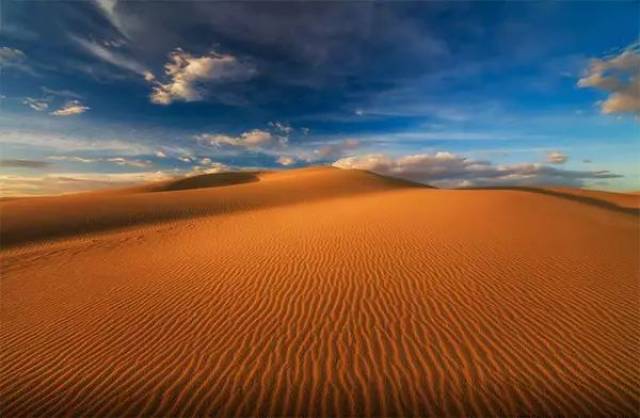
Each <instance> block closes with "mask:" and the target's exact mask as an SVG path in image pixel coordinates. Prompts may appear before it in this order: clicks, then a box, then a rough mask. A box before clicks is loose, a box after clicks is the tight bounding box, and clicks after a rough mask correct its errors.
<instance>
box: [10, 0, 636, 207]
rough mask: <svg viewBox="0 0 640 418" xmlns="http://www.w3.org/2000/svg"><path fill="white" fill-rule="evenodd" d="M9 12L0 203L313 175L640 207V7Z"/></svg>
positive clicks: (69, 7) (67, 7)
mask: <svg viewBox="0 0 640 418" xmlns="http://www.w3.org/2000/svg"><path fill="white" fill-rule="evenodd" d="M3 6H4V8H3V14H2V20H3V21H2V32H1V33H0V67H1V75H2V79H3V83H2V86H1V90H0V94H1V96H0V97H1V99H0V103H1V106H2V112H1V114H0V147H1V150H2V155H1V159H0V187H1V189H2V190H1V194H2V195H4V196H14V195H39V194H53V193H65V192H73V191H80V190H91V189H95V188H101V187H105V186H110V185H128V184H134V183H137V182H144V181H154V180H160V179H166V178H169V177H171V176H176V175H187V174H198V173H211V172H220V171H226V170H246V169H252V168H253V169H276V168H277V169H282V168H292V167H303V166H307V165H334V166H337V167H342V168H364V169H371V170H373V171H376V172H380V173H382V174H388V175H396V176H401V177H405V178H409V179H411V180H416V181H421V182H425V183H430V184H434V185H436V186H442V187H461V186H491V185H500V186H502V185H514V186H519V185H527V186H529V185H560V186H572V187H590V188H599V189H609V190H640V162H639V161H638V160H639V155H640V135H639V133H640V132H639V127H640V125H639V124H638V117H639V115H640V47H639V43H638V21H637V16H638V12H639V11H640V10H639V8H640V4H639V3H637V2H613V3H612V2H588V3H577V2H566V3H564V2H505V3H497V2H468V3H467V2H415V3H411V2H402V3H375V2H371V3H362V2H355V3H336V2H329V3H322V2H313V3H304V2H303V3H301V2H295V3H282V2H278V3H266V4H265V3H260V2H256V3H252V2H241V3H226V2H224V3H218V2H180V3H177V2H154V3H147V2H121V1H118V0H97V1H95V2H86V3H85V2H64V1H62V2H8V3H6V4H4V5H3ZM585 22H588V26H589V28H588V30H587V28H585V25H586V23H585Z"/></svg>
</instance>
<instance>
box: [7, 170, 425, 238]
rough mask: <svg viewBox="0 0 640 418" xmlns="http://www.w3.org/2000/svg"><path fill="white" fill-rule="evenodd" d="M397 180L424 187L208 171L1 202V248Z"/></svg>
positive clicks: (368, 176)
mask: <svg viewBox="0 0 640 418" xmlns="http://www.w3.org/2000/svg"><path fill="white" fill-rule="evenodd" d="M398 187H428V186H422V185H418V184H416V183H411V182H408V181H404V180H398V179H392V178H385V177H381V176H378V175H377V174H373V173H369V172H365V171H359V170H348V171H347V170H340V169H337V168H333V167H318V168H316V167H313V168H305V169H298V170H295V172H294V173H293V174H292V173H290V172H287V171H283V172H239V173H217V174H208V175H201V176H195V177H189V178H185V179H178V180H172V181H167V182H160V183H156V184H151V185H146V186H139V187H133V188H125V189H121V190H117V189H116V190H109V191H100V192H88V193H78V194H72V195H64V196H49V197H34V198H25V199H16V200H9V201H4V202H0V237H1V244H2V246H3V247H5V248H8V247H12V246H15V245H20V244H24V243H29V242H34V241H40V240H50V239H55V238H59V237H65V236H70V235H78V234H86V233H90V232H96V231H103V230H109V229H114V228H122V227H130V226H133V225H138V224H148V223H157V222H163V221H169V220H172V219H182V218H192V217H195V216H206V215H214V214H224V213H230V212H235V211H242V210H252V209H260V208H264V207H270V206H280V205H287V204H293V203H299V202H303V201H312V200H319V199H327V198H333V197H338V196H344V195H353V194H360V193H375V192H380V191H385V190H390V189H394V188H398Z"/></svg>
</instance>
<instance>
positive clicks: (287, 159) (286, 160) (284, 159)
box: [276, 155, 296, 166]
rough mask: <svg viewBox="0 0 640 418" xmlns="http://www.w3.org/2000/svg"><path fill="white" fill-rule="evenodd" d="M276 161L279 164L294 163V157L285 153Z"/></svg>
mask: <svg viewBox="0 0 640 418" xmlns="http://www.w3.org/2000/svg"><path fill="white" fill-rule="evenodd" d="M276 162H277V163H278V164H280V165H284V166H289V165H292V164H295V162H296V159H295V158H293V157H290V156H287V155H281V156H280V157H278V159H277V160H276Z"/></svg>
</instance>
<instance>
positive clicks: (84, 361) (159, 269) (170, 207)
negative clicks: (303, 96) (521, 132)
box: [0, 169, 640, 416]
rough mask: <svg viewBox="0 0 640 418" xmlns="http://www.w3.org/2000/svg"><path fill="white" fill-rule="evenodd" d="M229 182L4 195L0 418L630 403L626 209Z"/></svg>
mask: <svg viewBox="0 0 640 418" xmlns="http://www.w3.org/2000/svg"><path fill="white" fill-rule="evenodd" d="M247 178H249V177H247ZM209 180H210V181H211V183H209ZM227 180H229V179H227ZM236 180H238V179H237V178H234V179H232V181H231V182H232V183H235V184H227V185H221V184H220V183H221V178H220V177H218V178H216V177H215V176H213V177H209V178H208V180H207V178H204V179H196V180H191V181H190V182H191V186H193V187H196V188H189V189H186V188H185V187H182V186H184V183H183V184H182V186H181V187H177V188H178V189H180V190H175V188H174V189H171V184H164V185H161V186H150V187H149V188H138V189H136V190H128V191H126V192H124V191H121V192H118V193H116V192H101V193H87V194H81V195H80V194H79V195H75V196H64V197H50V198H34V199H18V200H14V201H6V202H2V206H1V208H2V224H1V226H0V228H1V232H2V238H3V242H4V244H5V248H4V249H3V250H2V252H0V259H1V262H2V302H3V303H2V304H1V306H0V309H1V312H2V328H1V330H0V342H1V347H2V351H3V357H2V362H1V368H0V405H1V408H2V413H3V416H27V415H29V416H33V415H40V416H55V415H74V416H76V415H82V416H131V415H146V416H196V415H198V416H202V415H216V416H266V415H272V416H293V415H305V416H425V415H436V416H469V415H476V416H486V415H501V416H505V415H509V416H515V415H524V414H539V415H562V414H564V415H575V414H583V415H627V416H631V415H637V414H638V410H639V409H638V408H639V407H640V370H639V369H638V358H640V348H638V344H637V342H638V340H639V337H640V310H639V309H638V297H639V295H640V293H639V292H640V289H639V281H638V278H639V274H638V273H639V272H638V263H639V254H640V234H639V232H640V228H639V224H638V219H639V218H638V216H636V215H635V214H633V213H627V212H621V211H618V210H613V209H611V208H609V207H606V206H598V205H593V204H589V203H588V202H583V201H577V200H571V199H565V198H561V197H558V196H554V195H548V194H543V193H532V192H531V191H525V190H436V189H427V188H422V187H415V186H414V185H412V184H410V183H405V182H401V181H396V180H391V179H386V178H383V177H380V176H376V175H372V174H370V173H366V172H359V171H341V170H336V169H315V170H303V171H299V170H297V171H291V172H282V173H256V174H255V177H252V178H251V179H250V180H248V181H246V182H240V181H236ZM207 184H209V185H210V186H207ZM188 185H189V182H188V183H187V186H188ZM213 186H215V187H213ZM156 187H157V188H163V187H164V188H165V189H163V190H165V191H160V190H157V189H155V188H156ZM167 187H169V188H167ZM78 232H79V234H78Z"/></svg>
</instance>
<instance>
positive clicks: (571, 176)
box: [333, 152, 621, 187]
mask: <svg viewBox="0 0 640 418" xmlns="http://www.w3.org/2000/svg"><path fill="white" fill-rule="evenodd" d="M333 166H334V167H338V168H346V169H361V170H369V171H373V172H376V173H379V174H383V175H388V176H394V177H400V178H405V179H408V180H412V181H416V182H420V183H428V184H432V185H434V186H439V187H480V186H534V185H564V186H583V185H584V184H585V181H589V180H599V179H610V178H617V177H621V176H620V175H617V174H614V173H611V172H609V171H607V170H599V171H576V170H562V169H559V168H554V167H549V166H546V165H543V164H535V163H522V164H509V165H496V164H493V163H491V162H489V161H484V160H473V159H469V158H466V157H464V156H461V155H458V154H453V153H450V152H437V153H433V154H414V155H407V156H402V157H391V156H388V155H385V154H368V155H363V156H356V157H347V158H342V159H340V160H338V161H336V162H334V163H333Z"/></svg>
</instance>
